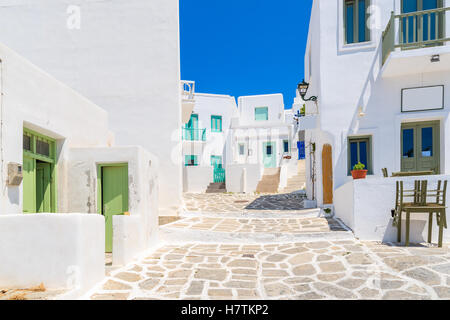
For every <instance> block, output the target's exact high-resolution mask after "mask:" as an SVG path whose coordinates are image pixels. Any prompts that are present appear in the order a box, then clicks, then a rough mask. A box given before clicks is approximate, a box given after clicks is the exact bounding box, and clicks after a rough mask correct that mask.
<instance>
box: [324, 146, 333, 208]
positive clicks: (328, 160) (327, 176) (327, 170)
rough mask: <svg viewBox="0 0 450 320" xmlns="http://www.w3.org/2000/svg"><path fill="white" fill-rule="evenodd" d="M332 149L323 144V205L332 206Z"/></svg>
mask: <svg viewBox="0 0 450 320" xmlns="http://www.w3.org/2000/svg"><path fill="white" fill-rule="evenodd" d="M332 160H333V159H332V147H331V145H329V144H325V145H324V146H323V150H322V185H323V203H324V204H333V161H332Z"/></svg>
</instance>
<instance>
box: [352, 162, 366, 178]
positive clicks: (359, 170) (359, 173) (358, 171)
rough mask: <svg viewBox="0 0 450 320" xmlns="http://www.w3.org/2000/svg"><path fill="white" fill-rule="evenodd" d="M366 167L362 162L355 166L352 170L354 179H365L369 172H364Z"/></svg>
mask: <svg viewBox="0 0 450 320" xmlns="http://www.w3.org/2000/svg"><path fill="white" fill-rule="evenodd" d="M365 167H366V166H365V165H364V164H362V163H361V162H358V163H357V164H355V165H354V167H353V170H352V177H353V179H355V180H356V179H365V178H366V175H367V170H364V168H365Z"/></svg>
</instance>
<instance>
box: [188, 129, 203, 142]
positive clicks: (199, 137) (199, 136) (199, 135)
mask: <svg viewBox="0 0 450 320" xmlns="http://www.w3.org/2000/svg"><path fill="white" fill-rule="evenodd" d="M182 130H183V140H184V141H200V142H205V141H206V129H190V128H183V129H182Z"/></svg>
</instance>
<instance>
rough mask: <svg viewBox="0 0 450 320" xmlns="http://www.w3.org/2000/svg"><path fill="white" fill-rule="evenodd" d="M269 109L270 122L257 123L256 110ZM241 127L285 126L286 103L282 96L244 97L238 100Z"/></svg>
mask: <svg viewBox="0 0 450 320" xmlns="http://www.w3.org/2000/svg"><path fill="white" fill-rule="evenodd" d="M259 107H268V112H269V113H268V118H269V120H268V121H255V108H259ZM238 109H239V122H240V125H241V126H250V125H262V124H263V123H264V126H269V125H273V124H275V123H276V124H284V120H285V119H284V101H283V95H282V94H279V93H278V94H267V95H257V96H243V97H239V98H238Z"/></svg>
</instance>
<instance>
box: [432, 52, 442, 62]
mask: <svg viewBox="0 0 450 320" xmlns="http://www.w3.org/2000/svg"><path fill="white" fill-rule="evenodd" d="M440 61H441V56H440V55H438V54H433V55H432V56H431V62H440Z"/></svg>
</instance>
